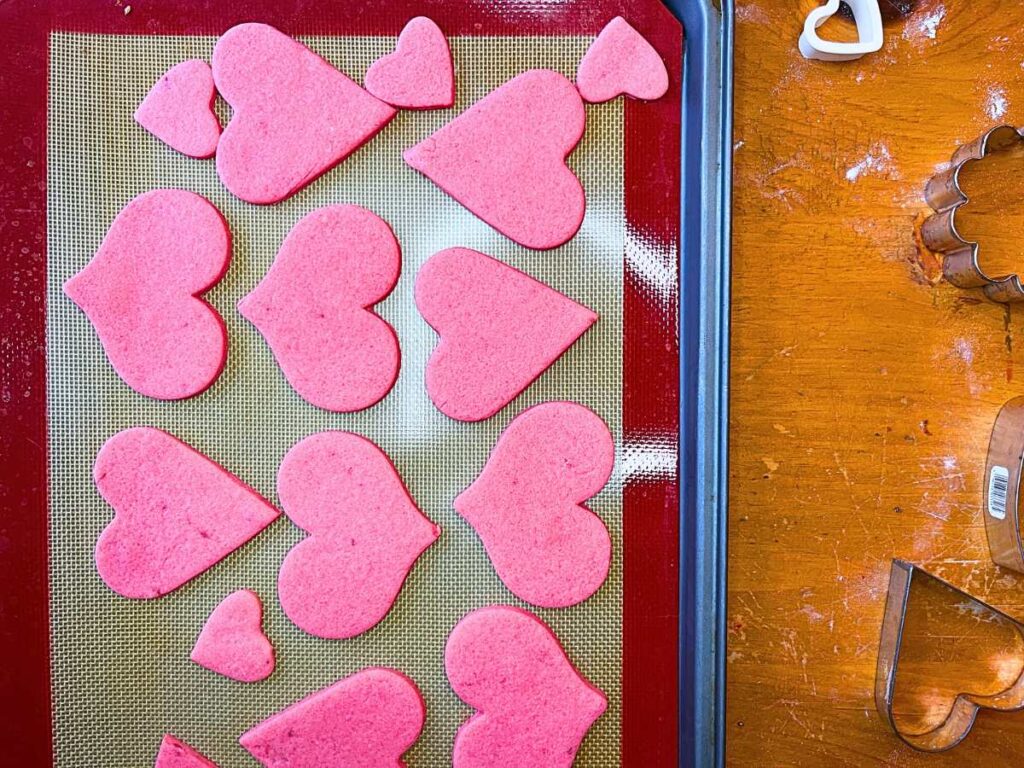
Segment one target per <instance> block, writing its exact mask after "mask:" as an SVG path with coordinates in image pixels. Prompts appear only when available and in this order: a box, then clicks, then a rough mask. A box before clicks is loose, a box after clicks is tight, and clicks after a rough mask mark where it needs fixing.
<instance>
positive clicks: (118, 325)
mask: <svg viewBox="0 0 1024 768" xmlns="http://www.w3.org/2000/svg"><path fill="white" fill-rule="evenodd" d="M230 255H231V236H230V233H229V232H228V228H227V224H226V223H225V221H224V218H223V217H222V216H221V215H220V212H219V211H218V210H217V209H216V208H214V207H213V205H211V204H210V202H209V201H208V200H206V199H205V198H202V197H200V196H199V195H197V194H195V193H193V192H186V191H185V190H183V189H157V190H153V191H152V192H146V193H145V194H142V195H139V196H138V197H136V198H135V199H134V200H132V201H131V202H130V203H128V205H126V206H125V207H124V209H123V210H122V211H121V212H120V213H119V214H118V215H117V218H115V219H114V223H113V224H111V225H110V231H109V232H107V236H106V237H105V238H103V243H102V244H101V245H100V248H99V250H98V251H97V252H96V255H95V256H94V257H93V259H92V261H90V262H89V264H88V265H87V266H86V267H85V268H84V269H83V270H82V271H81V272H79V273H78V274H77V275H75V276H74V277H72V278H71V279H70V280H68V281H67V283H65V284H64V292H65V293H66V294H67V295H68V297H69V298H71V300H72V301H74V302H75V304H77V305H78V306H79V307H80V308H81V309H82V310H83V311H84V312H85V314H86V315H88V317H89V319H90V320H91V321H92V324H93V326H94V327H95V328H96V332H97V333H98V334H99V337H100V341H101V342H102V343H103V349H104V350H105V351H106V353H107V357H108V358H109V359H110V362H111V364H112V365H113V366H114V370H115V371H117V373H118V374H119V375H120V376H121V378H122V379H124V381H125V383H127V384H128V385H129V386H130V387H132V388H133V389H135V390H136V391H138V392H141V393H142V394H144V395H148V396H149V397H155V398H159V399H161V400H178V399H181V398H185V397H191V396H192V395H195V394H198V393H199V392H202V391H203V390H204V389H206V388H207V387H209V386H210V384H212V383H213V381H214V380H215V379H216V378H217V377H218V376H219V375H220V372H221V370H222V369H223V368H224V360H225V358H226V357H227V332H226V331H225V329H224V321H223V320H221V317H220V315H218V314H217V312H216V311H215V310H214V309H213V308H212V307H211V306H210V305H209V304H207V303H206V302H205V301H203V300H202V299H200V298H199V294H201V293H203V292H204V291H207V290H208V289H209V288H210V287H212V286H213V285H214V284H215V283H216V282H217V281H218V280H220V278H221V277H222V276H223V275H224V272H225V271H227V268H228V260H229V258H230Z"/></svg>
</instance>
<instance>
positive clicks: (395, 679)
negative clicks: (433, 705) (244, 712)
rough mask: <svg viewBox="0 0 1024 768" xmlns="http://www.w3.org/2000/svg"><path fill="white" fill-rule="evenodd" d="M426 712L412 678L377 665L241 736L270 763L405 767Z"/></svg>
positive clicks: (283, 767) (282, 767) (317, 767)
mask: <svg viewBox="0 0 1024 768" xmlns="http://www.w3.org/2000/svg"><path fill="white" fill-rule="evenodd" d="M425 717H426V707H425V706H424V704H423V698H422V697H421V696H420V692H419V689H418V688H417V687H416V684H415V683H413V682H412V680H410V679H409V678H407V677H406V676H405V675H403V674H401V673H400V672H396V671H395V670H393V669H385V668H376V667H373V668H370V669H364V670H363V671H361V672H357V673H356V674H354V675H352V676H351V677H346V678H345V679H344V680H339V681H338V682H337V683H335V684H334V685H332V686H330V687H328V688H325V689H323V690H322V691H317V692H316V693H314V694H313V695H311V696H308V697H306V698H305V699H303V700H302V701H300V702H298V703H296V704H293V705H292V706H290V707H288V708H287V709H285V710H284V711H282V712H278V713H277V714H276V715H273V716H272V717H270V718H268V719H266V720H264V721H263V722H262V723H260V724H259V725H257V726H255V727H254V728H252V729H251V730H250V731H248V732H247V733H245V734H243V735H242V737H241V738H240V739H239V740H238V741H239V743H241V745H242V746H243V747H245V748H246V749H247V750H249V752H250V754H252V756H253V757H255V758H256V759H257V760H259V761H260V763H262V764H263V765H264V766H265V768H327V767H328V766H345V768H401V767H403V766H405V762H404V761H403V760H402V755H403V753H405V752H406V751H407V750H408V749H409V747H411V746H412V745H413V744H414V743H415V742H416V739H417V738H418V737H419V735H420V731H421V730H422V729H423V721H424V718H425Z"/></svg>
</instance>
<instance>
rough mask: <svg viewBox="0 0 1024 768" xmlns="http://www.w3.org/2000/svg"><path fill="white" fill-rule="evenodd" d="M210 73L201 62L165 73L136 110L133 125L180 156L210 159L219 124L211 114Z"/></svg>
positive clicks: (215, 142) (213, 90) (184, 64)
mask: <svg viewBox="0 0 1024 768" xmlns="http://www.w3.org/2000/svg"><path fill="white" fill-rule="evenodd" d="M216 95H217V92H216V90H215V89H214V87H213V72H212V71H211V70H210V65H209V64H207V63H206V62H205V61H203V60H202V59H189V60H188V61H183V62H181V63H180V64H175V65H174V66H173V67H171V68H170V69H169V70H167V72H165V73H164V74H163V75H162V76H161V77H160V79H159V80H157V81H156V83H155V84H154V85H153V87H152V88H151V89H150V90H149V93H148V94H146V98H145V99H143V100H142V103H141V104H139V108H138V109H136V110H135V121H136V122H137V123H138V124H139V125H141V126H142V127H143V128H145V129H146V130H147V131H149V132H150V133H152V134H153V135H154V136H156V137H157V138H158V139H160V141H162V142H164V144H166V145H167V146H169V147H170V148H171V149H176V150H177V151H178V152H181V153H182V154H183V155H188V156H189V157H195V158H199V159H203V158H207V157H213V154H214V152H216V151H217V141H218V140H219V139H220V121H218V120H217V115H216V114H214V111H213V100H214V98H215V97H216Z"/></svg>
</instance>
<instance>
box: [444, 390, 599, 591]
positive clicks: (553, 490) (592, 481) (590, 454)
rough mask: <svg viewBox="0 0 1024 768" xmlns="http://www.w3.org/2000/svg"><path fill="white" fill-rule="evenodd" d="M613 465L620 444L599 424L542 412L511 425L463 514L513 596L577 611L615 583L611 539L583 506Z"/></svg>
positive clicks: (584, 413)
mask: <svg viewBox="0 0 1024 768" xmlns="http://www.w3.org/2000/svg"><path fill="white" fill-rule="evenodd" d="M614 463H615V442H614V440H613V439H612V435H611V432H609V431H608V427H607V426H606V425H605V423H604V422H603V421H602V420H601V418H600V417H599V416H598V415H597V414H595V413H594V412H593V411H591V410H590V409H588V408H584V407H583V406H582V405H577V404H576V403H565V402H553V403H543V404H542V405H537V406H534V407H533V408H530V409H529V410H527V411H524V412H523V413H522V414H520V415H519V416H517V417H516V418H515V419H514V420H513V421H512V423H511V424H509V425H508V428H507V429H506V430H505V431H504V432H503V433H502V435H501V437H500V438H499V439H498V443H497V444H496V445H495V446H494V450H493V451H492V452H491V456H490V458H489V459H488V460H487V464H486V466H485V467H484V470H483V472H481V473H480V476H479V477H478V478H477V479H476V480H475V481H474V482H473V484H472V485H471V486H469V488H467V489H466V490H465V491H463V492H462V493H461V494H460V495H459V497H458V498H456V499H455V509H456V511H457V512H458V513H459V514H460V515H462V517H464V518H465V519H466V520H467V521H468V522H469V524H470V525H472V526H473V528H474V529H475V530H476V532H477V534H478V535H479V536H480V539H481V540H482V541H483V543H484V548H485V549H486V550H487V554H488V555H489V556H490V558H491V562H492V563H494V569H495V570H496V571H497V572H498V576H499V577H501V580H502V581H503V582H504V583H505V586H506V587H508V588H509V589H510V590H512V592H513V593H514V594H516V595H517V596H519V597H520V598H522V599H523V600H525V601H527V602H528V603H532V604H534V605H539V606H542V607H544V608H564V607H566V606H569V605H575V604H576V603H579V602H581V601H583V600H586V599H587V598H588V597H590V596H591V595H592V594H594V592H596V591H597V588H598V587H600V586H601V584H603V583H604V580H605V578H606V577H607V576H608V566H609V563H610V562H611V539H610V537H609V536H608V529H607V528H605V526H604V523H602V522H601V518H599V517H598V516H597V515H595V514H594V513H593V512H591V511H590V510H589V509H587V508H586V507H585V506H583V502H584V501H586V500H587V499H589V498H590V497H591V496H594V495H595V494H596V493H597V492H598V491H600V490H601V489H602V488H603V487H604V485H605V483H607V482H608V478H609V477H610V476H611V472H612V467H613V465H614Z"/></svg>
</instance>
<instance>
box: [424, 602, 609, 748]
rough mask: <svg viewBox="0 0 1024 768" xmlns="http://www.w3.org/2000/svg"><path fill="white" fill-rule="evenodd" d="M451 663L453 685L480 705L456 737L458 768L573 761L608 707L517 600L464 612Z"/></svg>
mask: <svg viewBox="0 0 1024 768" xmlns="http://www.w3.org/2000/svg"><path fill="white" fill-rule="evenodd" d="M444 666H445V671H446V672H447V673H448V680H449V681H450V682H451V684H452V689H453V690H454V691H455V693H456V694H458V696H459V698H461V699H462V700H463V701H464V702H466V703H467V704H468V705H469V706H471V707H473V709H475V710H477V712H476V714H474V715H473V716H472V717H471V718H469V720H467V721H466V722H465V723H463V724H462V727H461V728H459V732H458V735H457V736H456V737H455V749H454V751H453V754H452V766H453V768H509V766H515V767H516V768H570V766H572V763H573V760H574V759H575V757H576V751H577V750H578V749H579V746H580V742H582V741H583V737H584V736H586V734H587V731H588V730H589V729H590V726H591V725H593V724H594V721H595V720H597V718H598V717H600V716H601V714H602V713H603V712H604V710H605V708H606V706H607V701H606V699H605V697H604V694H602V693H601V691H599V690H598V689H597V688H594V687H593V686H592V685H590V683H588V682H587V681H586V680H585V679H584V678H583V677H582V676H581V675H580V673H579V672H577V671H576V670H575V668H574V667H573V666H572V663H571V662H570V661H569V659H568V658H567V657H566V655H565V652H564V651H563V650H562V647H561V645H560V644H559V642H558V638H557V637H555V635H554V634H553V633H552V632H551V630H550V629H549V628H548V627H547V625H546V624H544V623H543V622H542V621H541V620H540V619H538V618H537V617H536V616H534V615H533V614H531V613H527V612H526V611H523V610H520V609H518V608H512V607H510V606H503V605H502V606H489V607H487V608H480V609H479V610H476V611H473V613H471V614H469V615H468V616H466V617H465V618H463V619H462V621H460V622H459V623H458V624H457V625H456V627H455V629H454V630H452V634H451V636H450V637H449V638H448V645H447V646H446V647H445V652H444Z"/></svg>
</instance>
